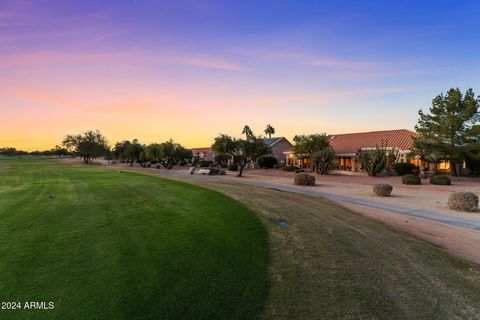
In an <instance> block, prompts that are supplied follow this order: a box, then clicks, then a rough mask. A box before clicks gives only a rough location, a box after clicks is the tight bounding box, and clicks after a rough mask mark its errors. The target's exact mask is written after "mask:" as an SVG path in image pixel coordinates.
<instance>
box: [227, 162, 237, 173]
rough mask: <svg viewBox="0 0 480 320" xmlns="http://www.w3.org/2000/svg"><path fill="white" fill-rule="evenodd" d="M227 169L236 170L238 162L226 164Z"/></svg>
mask: <svg viewBox="0 0 480 320" xmlns="http://www.w3.org/2000/svg"><path fill="white" fill-rule="evenodd" d="M228 170H229V171H238V164H236V163H232V164H231V165H229V166H228Z"/></svg>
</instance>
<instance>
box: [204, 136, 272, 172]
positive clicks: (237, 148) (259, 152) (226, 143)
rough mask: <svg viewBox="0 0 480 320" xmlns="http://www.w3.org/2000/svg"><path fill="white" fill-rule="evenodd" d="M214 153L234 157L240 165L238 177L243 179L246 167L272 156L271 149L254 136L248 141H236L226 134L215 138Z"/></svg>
mask: <svg viewBox="0 0 480 320" xmlns="http://www.w3.org/2000/svg"><path fill="white" fill-rule="evenodd" d="M212 149H213V151H215V153H219V154H229V155H231V156H232V157H233V161H234V163H236V164H238V166H239V168H240V170H239V173H238V175H237V176H238V177H241V176H242V174H243V170H244V168H245V166H246V165H247V164H248V163H250V162H252V161H256V160H257V159H258V158H259V157H261V156H265V155H268V154H270V152H271V151H270V148H269V147H268V146H267V145H266V144H265V142H263V140H262V139H261V138H257V137H255V136H254V135H253V133H252V136H250V137H248V138H247V139H245V140H244V139H236V138H232V137H230V136H228V135H226V134H221V135H219V136H218V137H216V138H215V142H214V143H213V145H212Z"/></svg>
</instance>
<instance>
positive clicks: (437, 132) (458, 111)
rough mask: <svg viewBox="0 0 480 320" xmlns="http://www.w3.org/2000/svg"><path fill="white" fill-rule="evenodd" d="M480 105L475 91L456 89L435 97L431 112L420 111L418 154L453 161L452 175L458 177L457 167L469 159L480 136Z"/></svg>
mask: <svg viewBox="0 0 480 320" xmlns="http://www.w3.org/2000/svg"><path fill="white" fill-rule="evenodd" d="M479 105H480V97H478V96H477V97H475V94H474V92H473V90H472V89H471V88H470V89H468V90H467V91H466V92H465V94H462V92H461V91H460V89H458V88H456V89H453V88H452V89H450V90H448V92H447V94H446V95H444V94H443V93H442V94H440V95H438V96H437V97H435V98H434V99H433V100H432V106H431V107H430V108H429V111H430V112H429V113H424V112H423V111H422V110H420V111H419V112H418V114H419V116H420V118H419V120H418V124H417V125H416V126H415V129H416V130H417V132H418V133H420V134H421V137H420V138H418V139H415V149H416V151H417V153H419V150H424V152H426V154H422V155H423V156H425V155H428V156H430V157H434V158H437V159H438V160H448V161H450V170H451V174H452V175H454V176H456V175H458V171H457V165H458V164H460V163H462V162H463V161H464V160H465V159H466V158H468V154H467V153H468V152H469V145H470V144H472V143H475V142H476V141H478V137H479V135H480V125H479V121H480V113H479Z"/></svg>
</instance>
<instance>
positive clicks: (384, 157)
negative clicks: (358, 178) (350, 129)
mask: <svg viewBox="0 0 480 320" xmlns="http://www.w3.org/2000/svg"><path fill="white" fill-rule="evenodd" d="M357 158H358V159H359V160H360V166H361V168H362V170H365V171H366V172H367V174H368V175H369V176H371V177H375V176H377V175H379V174H380V173H382V172H383V171H385V169H387V168H389V167H392V166H393V165H394V164H395V161H396V159H397V156H396V154H395V153H388V152H387V143H383V140H382V144H381V145H380V146H379V145H377V146H376V147H375V149H373V150H362V149H359V150H358V151H357Z"/></svg>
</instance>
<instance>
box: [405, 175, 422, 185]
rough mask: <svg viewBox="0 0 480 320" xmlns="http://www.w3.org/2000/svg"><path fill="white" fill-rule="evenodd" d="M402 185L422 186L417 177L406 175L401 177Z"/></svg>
mask: <svg viewBox="0 0 480 320" xmlns="http://www.w3.org/2000/svg"><path fill="white" fill-rule="evenodd" d="M402 183H403V184H422V180H421V179H420V177H419V176H416V175H413V174H406V175H404V176H402Z"/></svg>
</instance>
